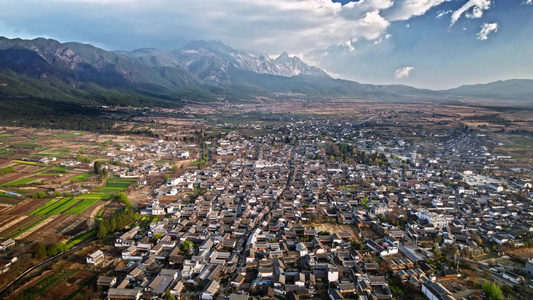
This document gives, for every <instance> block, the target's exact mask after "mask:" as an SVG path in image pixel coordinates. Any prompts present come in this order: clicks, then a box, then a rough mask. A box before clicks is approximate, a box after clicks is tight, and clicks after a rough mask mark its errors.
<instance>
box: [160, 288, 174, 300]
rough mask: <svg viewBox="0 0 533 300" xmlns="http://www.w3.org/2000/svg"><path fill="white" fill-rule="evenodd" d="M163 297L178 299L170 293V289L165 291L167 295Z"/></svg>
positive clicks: (168, 299)
mask: <svg viewBox="0 0 533 300" xmlns="http://www.w3.org/2000/svg"><path fill="white" fill-rule="evenodd" d="M163 299H164V300H176V298H175V297H174V296H172V294H170V290H166V291H165V297H164V298H163Z"/></svg>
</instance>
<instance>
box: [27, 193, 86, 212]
mask: <svg viewBox="0 0 533 300" xmlns="http://www.w3.org/2000/svg"><path fill="white" fill-rule="evenodd" d="M78 201H79V199H74V198H69V197H65V198H61V199H59V200H56V199H54V200H50V201H48V202H47V203H46V204H45V205H43V206H41V207H39V208H37V209H36V210H34V211H32V212H31V213H30V215H38V216H40V215H58V214H60V213H62V212H64V211H65V210H67V209H68V208H69V207H71V206H73V205H74V204H76V203H77V202H78Z"/></svg>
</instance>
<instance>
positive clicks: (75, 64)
mask: <svg viewBox="0 0 533 300" xmlns="http://www.w3.org/2000/svg"><path fill="white" fill-rule="evenodd" d="M8 79H9V80H8ZM2 80H3V81H6V82H8V81H9V84H10V85H9V84H8V85H6V84H4V86H3V87H0V96H4V97H19V96H31V97H37V98H41V97H45V98H48V99H54V100H64V101H72V99H78V100H79V101H81V102H89V103H100V104H102V103H105V104H106V105H109V104H113V103H115V104H117V105H128V104H129V105H144V104H146V103H152V104H154V103H159V104H163V105H170V104H172V103H181V102H183V101H201V102H211V101H214V100H216V99H226V100H228V101H234V100H236V101H243V100H244V101H246V100H247V99H248V100H249V99H253V98H254V97H255V96H267V97H277V96H279V95H280V94H299V95H303V96H301V97H310V98H313V99H318V98H323V99H327V98H328V97H352V98H358V99H367V100H380V101H381V100H383V101H403V102H405V101H412V102H425V103H428V102H441V103H442V102H447V101H449V102H457V101H459V100H460V99H461V97H470V96H469V95H475V94H476V93H474V92H476V91H472V88H470V89H469V90H465V89H467V88H465V87H462V88H461V87H459V88H456V89H450V90H445V91H433V90H429V89H417V88H414V87H410V86H406V85H373V84H362V83H359V82H355V81H349V80H344V79H334V78H332V77H330V76H329V75H328V74H327V73H326V72H325V71H323V70H321V69H319V68H317V67H314V66H310V65H307V64H306V63H304V62H303V61H301V60H300V59H299V58H298V57H296V56H293V57H291V56H289V55H288V54H287V52H283V53H282V54H281V55H279V56H278V57H276V58H270V57H268V56H266V55H259V56H256V55H252V54H248V53H245V52H242V51H239V50H235V49H233V48H231V47H230V46H228V45H225V44H223V43H222V42H219V41H192V42H190V43H188V44H186V45H184V46H183V47H181V48H179V49H176V50H173V51H168V52H167V51H162V50H158V49H154V48H142V49H136V50H133V51H106V50H104V49H101V48H98V47H95V46H93V45H90V44H82V43H77V42H69V43H60V42H58V41H56V40H53V39H45V38H37V39H33V40H23V39H8V38H5V37H0V83H2ZM17 80H18V81H20V82H22V83H24V84H25V86H26V87H28V88H20V87H17V85H16V84H13V82H16V81H17ZM30 86H31V88H29V87H30ZM522 86H523V88H522V89H521V90H520V93H518V92H516V91H515V93H514V94H512V95H511V96H512V97H511V98H509V99H512V100H524V99H525V100H524V101H531V99H533V98H532V97H530V96H531V95H533V90H531V89H529V88H528V86H527V83H525V84H523V85H522ZM532 86H533V85H532ZM489 88H492V89H495V87H493V86H490V87H489ZM477 89H478V90H477V94H478V95H482V94H483V87H477ZM507 93H508V94H509V92H507ZM485 94H487V95H489V96H491V94H490V93H485ZM492 97H500V98H496V99H505V93H500V94H498V93H495V92H494V91H492Z"/></svg>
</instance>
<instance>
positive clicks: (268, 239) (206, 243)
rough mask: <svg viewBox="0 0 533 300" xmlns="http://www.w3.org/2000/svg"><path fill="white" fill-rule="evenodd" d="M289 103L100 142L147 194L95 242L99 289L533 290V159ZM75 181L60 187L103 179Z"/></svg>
mask: <svg viewBox="0 0 533 300" xmlns="http://www.w3.org/2000/svg"><path fill="white" fill-rule="evenodd" d="M276 118H278V121H282V123H274V122H273V123H272V124H268V123H266V124H265V123H255V124H239V125H230V124H217V125H214V126H213V127H212V128H211V129H210V130H219V131H218V132H219V133H218V134H216V135H210V134H209V131H208V130H206V129H204V130H206V131H205V132H204V131H202V132H196V133H195V136H194V139H186V140H185V139H184V140H181V141H173V140H172V135H170V139H169V138H168V137H167V138H165V135H166V131H165V130H162V129H159V133H160V137H159V138H155V139H152V140H151V141H150V142H149V143H136V142H134V141H131V142H128V143H123V144H121V145H120V147H118V146H117V147H115V148H114V149H113V148H110V149H107V150H105V151H101V152H100V155H101V156H102V157H104V156H105V157H107V159H106V160H107V161H104V162H103V163H102V165H101V168H102V170H104V169H105V170H106V172H105V173H106V176H108V177H109V178H122V179H129V180H132V182H133V181H134V182H135V186H136V188H134V189H133V190H131V191H130V190H128V194H129V195H130V192H132V193H137V194H139V193H140V192H138V191H137V192H135V190H142V191H143V195H144V196H143V197H141V200H139V201H138V202H136V203H135V205H134V207H138V208H137V211H138V213H139V215H140V217H139V219H138V221H136V222H134V223H132V225H131V226H129V227H127V228H125V229H124V230H122V231H114V232H110V233H109V235H110V236H111V238H108V239H107V240H108V241H109V242H108V243H107V244H106V243H100V244H99V245H100V246H98V247H97V249H94V247H93V250H94V251H91V252H90V253H88V255H86V256H85V257H84V259H85V263H86V264H87V266H88V268H90V269H91V270H98V272H97V274H99V275H98V278H97V280H96V283H95V285H96V286H98V288H97V290H96V294H97V295H98V297H100V298H105V299H110V300H113V299H158V298H163V299H170V297H174V298H176V299H206V300H209V299H259V298H260V299H327V298H329V299H332V300H335V299H408V298H411V299H413V298H414V299H431V300H433V299H442V300H449V299H461V298H468V297H469V298H471V299H480V298H482V297H485V296H486V295H485V292H484V291H483V290H484V288H483V287H482V286H483V285H484V284H485V282H484V280H488V281H489V282H490V283H492V282H495V283H497V284H498V286H500V287H501V288H502V290H503V291H504V292H506V293H507V294H509V293H513V294H514V295H513V296H514V297H516V298H517V299H526V298H527V297H528V296H527V295H530V293H531V290H532V289H531V287H530V286H529V282H530V278H531V276H532V275H533V261H530V260H528V259H527V258H526V259H522V261H523V263H522V262H519V260H517V259H516V258H513V259H511V257H509V256H508V252H512V251H515V250H517V249H518V250H519V249H529V247H530V245H531V246H533V242H532V241H531V232H533V207H532V206H531V199H532V196H533V195H532V194H531V190H532V183H533V182H532V181H531V174H532V170H531V168H530V166H529V165H524V164H517V163H512V162H509V161H510V156H508V155H506V154H500V153H493V149H494V147H495V146H497V143H496V142H494V141H492V140H491V139H490V138H488V137H487V136H486V135H485V134H483V133H480V132H479V131H469V130H465V129H463V128H459V127H458V128H455V129H454V130H450V129H449V128H446V129H442V130H436V131H431V128H426V129H425V130H417V131H414V130H413V129H410V128H406V129H401V130H402V131H401V133H397V132H392V131H391V130H390V129H389V130H387V129H384V128H385V127H386V126H395V124H394V123H393V122H391V121H388V120H386V119H379V118H374V119H352V120H331V119H318V118H310V117H306V116H298V115H291V114H284V115H281V116H276ZM193 140H194V141H193ZM151 155H157V157H153V159H150V156H151ZM169 157H170V158H172V159H174V160H176V161H183V162H184V163H183V164H182V166H181V167H176V165H175V164H173V163H171V162H170V161H169ZM163 159H165V160H166V161H164V162H162V161H161V160H163ZM45 160H46V161H45ZM156 160H157V161H159V163H158V162H156ZM39 163H42V164H48V163H53V164H61V166H65V167H68V166H70V167H72V168H74V167H76V165H79V164H80V163H79V162H76V161H75V160H66V159H65V160H61V161H55V160H54V159H52V158H50V157H48V156H47V157H45V158H42V159H41V160H40V161H39ZM91 164H92V162H91V163H90V164H87V168H89V169H90V167H92V165H91ZM171 170H172V172H171ZM163 174H165V175H164V176H162V175H163ZM154 178H157V179H154ZM70 188H72V185H69V186H67V187H65V186H63V187H58V188H57V189H56V190H55V191H56V192H62V193H63V192H65V191H67V190H68V191H69V193H71V194H72V195H75V194H76V193H79V194H81V195H83V193H85V192H89V190H90V187H89V188H88V190H87V191H80V190H79V189H78V190H69V189H70ZM78 197H82V196H78ZM147 221H148V222H147ZM11 243H13V244H14V243H15V241H14V240H13V239H8V240H6V241H3V243H2V244H0V247H4V248H9V247H10V245H11ZM531 257H533V256H531ZM531 257H529V258H531ZM8 263H9V264H12V263H14V262H12V261H9V262H8V261H6V263H5V264H4V267H3V268H6V266H7V268H8V267H9V266H8V265H7V264H8ZM509 289H510V290H509Z"/></svg>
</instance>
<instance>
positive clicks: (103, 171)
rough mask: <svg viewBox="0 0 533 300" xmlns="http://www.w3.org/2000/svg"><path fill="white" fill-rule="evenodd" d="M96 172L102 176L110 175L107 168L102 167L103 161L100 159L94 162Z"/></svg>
mask: <svg viewBox="0 0 533 300" xmlns="http://www.w3.org/2000/svg"><path fill="white" fill-rule="evenodd" d="M94 174H96V175H99V176H100V177H102V178H106V177H107V175H108V171H107V168H102V162H101V161H99V160H97V161H95V162H94Z"/></svg>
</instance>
